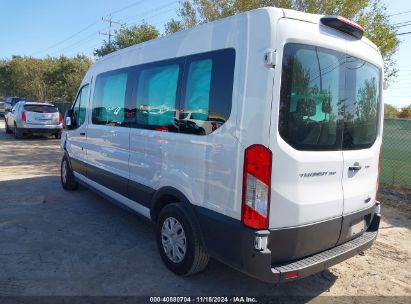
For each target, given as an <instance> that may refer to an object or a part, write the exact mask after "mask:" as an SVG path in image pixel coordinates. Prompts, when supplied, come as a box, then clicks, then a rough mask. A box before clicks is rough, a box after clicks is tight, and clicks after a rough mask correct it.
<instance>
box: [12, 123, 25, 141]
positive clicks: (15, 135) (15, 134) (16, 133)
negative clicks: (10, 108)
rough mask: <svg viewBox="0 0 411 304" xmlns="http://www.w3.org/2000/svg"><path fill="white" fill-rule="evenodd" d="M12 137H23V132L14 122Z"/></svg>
mask: <svg viewBox="0 0 411 304" xmlns="http://www.w3.org/2000/svg"><path fill="white" fill-rule="evenodd" d="M14 137H15V138H16V139H22V138H23V132H22V131H21V130H20V129H19V128H17V125H16V124H14Z"/></svg>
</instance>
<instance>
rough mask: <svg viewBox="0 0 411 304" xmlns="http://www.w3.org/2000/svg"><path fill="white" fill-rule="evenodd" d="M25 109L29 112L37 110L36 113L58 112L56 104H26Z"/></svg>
mask: <svg viewBox="0 0 411 304" xmlns="http://www.w3.org/2000/svg"><path fill="white" fill-rule="evenodd" d="M24 110H26V111H27V112H36V113H57V112H58V109H57V107H55V106H48V105H25V106H24Z"/></svg>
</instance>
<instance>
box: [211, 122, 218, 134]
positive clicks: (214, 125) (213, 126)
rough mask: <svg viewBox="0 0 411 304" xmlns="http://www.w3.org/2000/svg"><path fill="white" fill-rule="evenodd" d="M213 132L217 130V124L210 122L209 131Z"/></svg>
mask: <svg viewBox="0 0 411 304" xmlns="http://www.w3.org/2000/svg"><path fill="white" fill-rule="evenodd" d="M215 130H217V123H215V122H212V123H211V131H212V132H214V131H215Z"/></svg>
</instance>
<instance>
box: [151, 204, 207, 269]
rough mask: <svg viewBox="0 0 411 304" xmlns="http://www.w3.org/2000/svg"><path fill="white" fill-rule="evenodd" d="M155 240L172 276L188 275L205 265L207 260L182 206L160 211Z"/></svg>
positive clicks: (192, 224)
mask: <svg viewBox="0 0 411 304" xmlns="http://www.w3.org/2000/svg"><path fill="white" fill-rule="evenodd" d="M156 237H157V245H158V249H159V251H160V255H161V258H162V260H163V262H164V264H165V265H166V266H167V268H169V269H170V270H171V271H173V272H174V273H176V274H178V275H183V276H189V275H192V274H195V273H197V272H200V271H202V270H203V269H204V268H205V267H206V266H207V264H208V261H209V259H210V257H209V255H208V253H207V251H206V249H205V247H204V245H203V243H202V241H201V239H200V233H199V229H198V227H197V225H196V224H195V223H194V222H193V220H192V219H191V217H190V216H189V213H188V212H187V210H185V208H184V206H183V204H181V203H172V204H169V205H166V206H165V207H164V208H163V209H162V210H161V212H160V216H159V217H158V221H157V226H156Z"/></svg>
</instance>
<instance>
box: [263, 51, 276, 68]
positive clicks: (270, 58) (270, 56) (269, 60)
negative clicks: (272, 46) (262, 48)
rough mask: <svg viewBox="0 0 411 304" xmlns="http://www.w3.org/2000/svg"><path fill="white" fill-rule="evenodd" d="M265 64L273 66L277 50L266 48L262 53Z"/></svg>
mask: <svg viewBox="0 0 411 304" xmlns="http://www.w3.org/2000/svg"><path fill="white" fill-rule="evenodd" d="M264 61H265V64H266V65H268V66H270V67H275V66H276V64H277V52H276V51H275V50H267V51H266V52H265V54H264Z"/></svg>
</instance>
